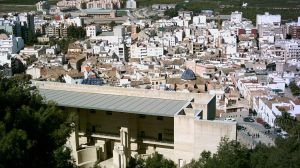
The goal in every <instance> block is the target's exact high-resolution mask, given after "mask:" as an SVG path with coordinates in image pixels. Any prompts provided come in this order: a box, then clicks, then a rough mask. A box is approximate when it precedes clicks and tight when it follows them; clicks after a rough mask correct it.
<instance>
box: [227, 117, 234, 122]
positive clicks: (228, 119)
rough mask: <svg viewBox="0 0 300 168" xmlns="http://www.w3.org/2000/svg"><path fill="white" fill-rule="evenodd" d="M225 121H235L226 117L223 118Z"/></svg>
mask: <svg viewBox="0 0 300 168" xmlns="http://www.w3.org/2000/svg"><path fill="white" fill-rule="evenodd" d="M225 121H236V120H235V118H230V117H228V118H225Z"/></svg>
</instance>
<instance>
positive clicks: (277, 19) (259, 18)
mask: <svg viewBox="0 0 300 168" xmlns="http://www.w3.org/2000/svg"><path fill="white" fill-rule="evenodd" d="M280 23H281V15H272V14H270V13H268V12H266V13H265V14H263V15H256V27H258V25H261V24H273V25H280Z"/></svg>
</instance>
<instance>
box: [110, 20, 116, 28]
mask: <svg viewBox="0 0 300 168" xmlns="http://www.w3.org/2000/svg"><path fill="white" fill-rule="evenodd" d="M115 26H117V23H116V22H115V21H111V22H110V23H109V27H110V28H111V29H113V28H114V27H115Z"/></svg>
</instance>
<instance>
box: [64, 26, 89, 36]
mask: <svg viewBox="0 0 300 168" xmlns="http://www.w3.org/2000/svg"><path fill="white" fill-rule="evenodd" d="M67 32H68V38H74V39H82V38H84V37H85V35H86V31H85V29H84V28H83V27H76V26H73V25H72V26H69V27H68V29H67Z"/></svg>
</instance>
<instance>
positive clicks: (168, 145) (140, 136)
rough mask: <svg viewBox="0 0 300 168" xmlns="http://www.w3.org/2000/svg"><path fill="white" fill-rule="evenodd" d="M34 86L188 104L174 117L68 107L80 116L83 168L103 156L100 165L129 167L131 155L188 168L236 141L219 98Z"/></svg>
mask: <svg viewBox="0 0 300 168" xmlns="http://www.w3.org/2000/svg"><path fill="white" fill-rule="evenodd" d="M33 84H34V85H35V86H37V87H38V88H39V89H48V90H49V89H50V90H52V89H53V90H66V91H72V92H73V91H74V92H89V93H95V94H97V93H101V94H112V95H127V96H137V97H147V98H151V99H156V98H160V99H168V100H187V101H188V104H186V105H185V106H183V107H182V110H181V111H179V112H178V113H176V114H175V115H174V116H172V117H166V116H161V115H157V116H154V115H143V114H138V113H136V112H135V113H126V112H119V111H106V110H97V109H83V108H74V107H68V106H64V108H63V109H64V110H65V111H66V112H70V113H76V114H77V115H78V125H77V130H76V131H75V133H74V134H72V135H73V136H71V138H70V141H69V144H70V145H71V146H72V149H73V155H75V156H74V158H75V159H76V161H77V164H78V165H79V166H80V167H86V166H87V165H90V163H91V162H95V157H94V156H98V157H97V160H100V161H103V160H107V159H109V158H113V165H112V167H125V166H126V163H127V161H128V158H129V156H130V155H131V156H134V155H136V154H139V155H146V156H147V155H150V154H152V153H154V152H158V153H160V154H163V155H164V157H166V158H168V159H171V160H173V161H174V162H175V163H176V164H178V165H179V166H183V165H184V164H186V163H189V162H190V161H191V160H192V159H193V158H194V159H197V158H198V157H199V156H200V153H201V152H202V151H204V150H207V151H211V152H213V153H214V152H216V151H217V146H218V145H219V142H220V140H221V138H222V137H228V138H229V139H231V140H235V139H236V123H235V122H227V121H219V120H214V117H215V112H216V98H215V96H212V95H209V94H201V93H178V92H173V93H172V92H165V91H153V90H142V89H125V88H113V87H96V86H85V85H71V84H62V83H52V82H38V81H33ZM58 103H59V102H58ZM91 148H92V149H91ZM74 150H76V152H74ZM91 153H92V154H91ZM87 156H91V157H90V158H91V159H84V158H87ZM79 158H81V159H79Z"/></svg>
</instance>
